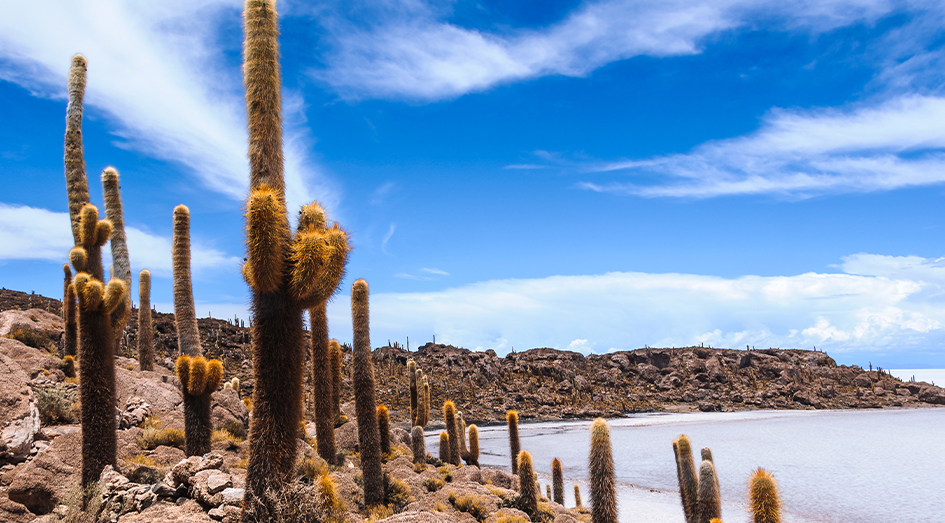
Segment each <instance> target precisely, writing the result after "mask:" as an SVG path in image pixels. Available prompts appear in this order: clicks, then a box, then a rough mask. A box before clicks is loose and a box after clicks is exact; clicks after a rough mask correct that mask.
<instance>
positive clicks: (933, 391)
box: [919, 385, 945, 405]
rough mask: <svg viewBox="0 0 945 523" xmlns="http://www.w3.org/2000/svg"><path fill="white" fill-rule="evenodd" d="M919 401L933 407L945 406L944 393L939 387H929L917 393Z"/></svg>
mask: <svg viewBox="0 0 945 523" xmlns="http://www.w3.org/2000/svg"><path fill="white" fill-rule="evenodd" d="M919 401H924V402H926V403H931V404H933V405H945V391H943V390H942V389H941V388H940V387H935V386H932V385H929V386H927V387H923V388H922V390H920V391H919Z"/></svg>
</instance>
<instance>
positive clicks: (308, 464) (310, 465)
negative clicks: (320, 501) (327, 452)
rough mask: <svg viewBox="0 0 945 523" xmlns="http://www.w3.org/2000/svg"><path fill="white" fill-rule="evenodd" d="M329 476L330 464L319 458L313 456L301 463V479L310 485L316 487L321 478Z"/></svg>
mask: <svg viewBox="0 0 945 523" xmlns="http://www.w3.org/2000/svg"><path fill="white" fill-rule="evenodd" d="M327 475H328V463H327V462H326V461H325V460H323V459H322V458H320V457H318V456H312V457H309V458H305V459H303V460H302V461H301V462H299V478H300V479H302V480H303V481H304V482H305V483H308V484H309V485H314V484H315V483H316V482H317V481H318V479H319V478H321V477H323V476H327Z"/></svg>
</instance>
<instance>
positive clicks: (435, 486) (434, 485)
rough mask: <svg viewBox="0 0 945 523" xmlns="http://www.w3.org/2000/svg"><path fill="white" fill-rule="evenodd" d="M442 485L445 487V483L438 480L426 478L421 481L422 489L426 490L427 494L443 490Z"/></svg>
mask: <svg viewBox="0 0 945 523" xmlns="http://www.w3.org/2000/svg"><path fill="white" fill-rule="evenodd" d="M443 485H446V483H445V482H444V481H443V480H442V479H440V478H427V479H425V480H423V487H424V488H425V489H427V492H436V491H437V490H440V489H441V488H443Z"/></svg>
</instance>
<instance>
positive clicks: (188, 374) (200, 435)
mask: <svg viewBox="0 0 945 523" xmlns="http://www.w3.org/2000/svg"><path fill="white" fill-rule="evenodd" d="M175 370H176V372H177V379H178V380H179V381H180V383H181V393H182V394H183V397H184V440H185V448H186V452H187V455H188V456H203V455H204V454H206V453H207V452H210V443H211V438H212V435H213V425H211V422H210V414H211V412H210V400H211V395H212V394H213V392H214V391H216V390H217V387H218V386H219V385H220V381H221V380H222V379H223V364H222V363H221V362H220V361H219V360H210V361H207V360H206V359H204V357H203V356H197V357H194V358H191V357H190V356H187V355H186V354H184V355H181V356H180V357H178V358H177V361H176V364H175Z"/></svg>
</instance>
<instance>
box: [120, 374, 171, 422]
mask: <svg viewBox="0 0 945 523" xmlns="http://www.w3.org/2000/svg"><path fill="white" fill-rule="evenodd" d="M177 383H178V382H177V379H176V378H169V377H168V376H166V375H162V374H159V373H157V372H151V371H131V370H128V369H125V368H124V367H115V390H116V393H117V394H118V404H119V405H126V404H128V401H129V400H130V399H131V398H140V399H141V400H142V401H143V402H145V403H147V404H148V405H150V406H151V409H152V411H154V412H158V413H161V414H162V416H161V418H162V419H164V415H163V414H164V413H165V412H169V411H174V410H177V408H178V406H179V405H180V404H181V402H182V401H183V400H184V398H183V396H181V393H180V389H179V387H178V385H177ZM164 421H165V426H167V420H166V419H165V420H164Z"/></svg>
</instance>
